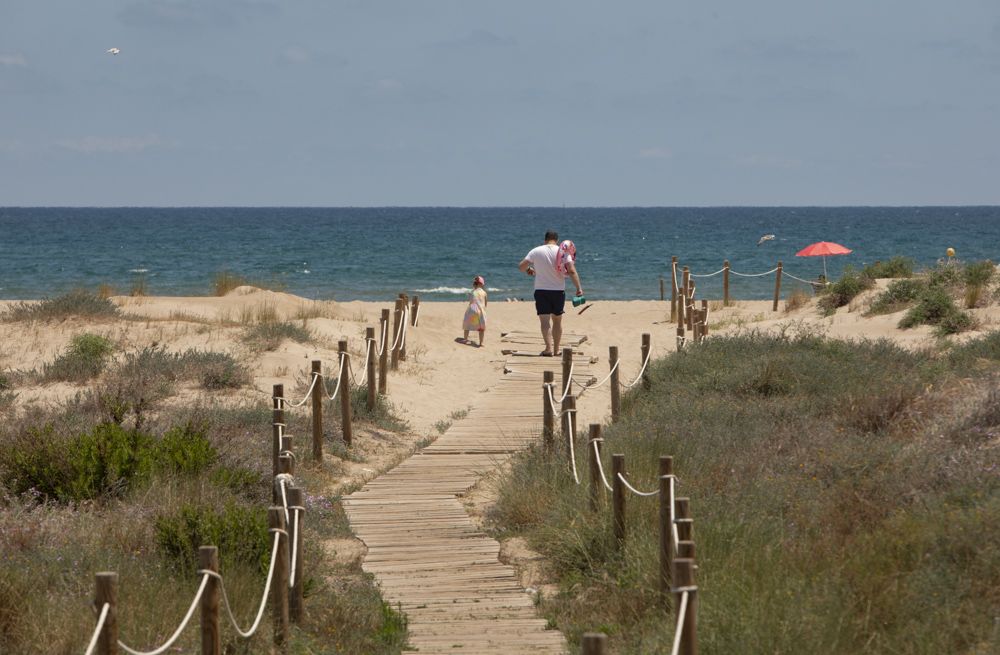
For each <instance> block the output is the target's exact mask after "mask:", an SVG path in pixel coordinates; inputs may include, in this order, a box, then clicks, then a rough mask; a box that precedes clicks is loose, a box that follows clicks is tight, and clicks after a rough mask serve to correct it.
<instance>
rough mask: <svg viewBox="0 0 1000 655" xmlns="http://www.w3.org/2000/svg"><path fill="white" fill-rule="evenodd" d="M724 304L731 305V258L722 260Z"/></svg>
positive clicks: (725, 305)
mask: <svg viewBox="0 0 1000 655" xmlns="http://www.w3.org/2000/svg"><path fill="white" fill-rule="evenodd" d="M722 306H723V307H729V260H728V259H727V260H726V261H724V262H722Z"/></svg>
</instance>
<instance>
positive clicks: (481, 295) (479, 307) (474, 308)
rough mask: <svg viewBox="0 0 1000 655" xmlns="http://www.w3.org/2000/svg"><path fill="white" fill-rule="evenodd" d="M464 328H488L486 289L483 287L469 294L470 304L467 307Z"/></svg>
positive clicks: (478, 329)
mask: <svg viewBox="0 0 1000 655" xmlns="http://www.w3.org/2000/svg"><path fill="white" fill-rule="evenodd" d="M462 329H463V330H468V331H470V332H479V331H480V330H485V329H486V290H485V289H483V288H482V287H479V288H477V289H474V290H473V291H472V293H470V294H469V306H468V307H466V308H465V317H464V318H463V319H462Z"/></svg>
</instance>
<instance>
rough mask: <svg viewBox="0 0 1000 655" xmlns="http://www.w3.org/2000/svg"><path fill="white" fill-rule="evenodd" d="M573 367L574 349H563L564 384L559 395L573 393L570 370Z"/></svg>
mask: <svg viewBox="0 0 1000 655" xmlns="http://www.w3.org/2000/svg"><path fill="white" fill-rule="evenodd" d="M572 369H573V349H572V348H563V349H562V386H561V387H560V388H559V395H560V396H563V395H566V394H568V393H573V382H572V381H571V380H570V379H569V375H570V371H571V370H572Z"/></svg>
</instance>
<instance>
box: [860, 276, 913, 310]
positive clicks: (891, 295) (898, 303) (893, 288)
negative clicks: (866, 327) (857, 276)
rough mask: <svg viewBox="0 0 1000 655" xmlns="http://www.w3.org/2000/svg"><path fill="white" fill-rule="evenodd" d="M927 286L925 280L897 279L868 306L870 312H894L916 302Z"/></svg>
mask: <svg viewBox="0 0 1000 655" xmlns="http://www.w3.org/2000/svg"><path fill="white" fill-rule="evenodd" d="M926 288H927V285H926V283H925V282H924V281H923V280H918V279H908V280H896V281H895V282H892V283H890V284H889V286H888V288H887V289H886V290H885V291H883V292H882V293H880V294H879V295H878V296H877V297H876V298H875V300H874V301H873V302H872V304H871V307H869V308H868V314H869V315H874V314H892V313H893V312H898V311H899V310H901V309H903V308H904V307H906V306H907V305H909V304H911V303H913V302H916V300H917V298H919V297H920V294H922V293H923V292H924V291H925V290H926Z"/></svg>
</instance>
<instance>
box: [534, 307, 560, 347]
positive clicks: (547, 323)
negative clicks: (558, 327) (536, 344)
mask: <svg viewBox="0 0 1000 655" xmlns="http://www.w3.org/2000/svg"><path fill="white" fill-rule="evenodd" d="M556 318H558V317H556ZM538 322H539V323H541V326H542V339H544V340H545V352H547V353H554V352H555V351H554V350H552V324H551V314H539V315H538Z"/></svg>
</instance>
